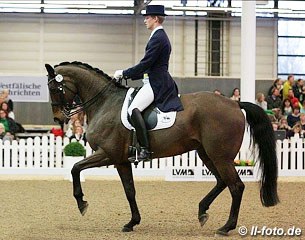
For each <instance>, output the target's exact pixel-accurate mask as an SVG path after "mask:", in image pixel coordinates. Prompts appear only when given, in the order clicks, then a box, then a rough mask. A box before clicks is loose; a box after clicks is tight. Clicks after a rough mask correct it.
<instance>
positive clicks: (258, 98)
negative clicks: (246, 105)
mask: <svg viewBox="0 0 305 240" xmlns="http://www.w3.org/2000/svg"><path fill="white" fill-rule="evenodd" d="M255 103H256V105H258V106H260V107H261V108H262V109H264V110H265V111H266V110H267V102H266V101H265V95H264V94H263V93H257V94H256V100H255Z"/></svg>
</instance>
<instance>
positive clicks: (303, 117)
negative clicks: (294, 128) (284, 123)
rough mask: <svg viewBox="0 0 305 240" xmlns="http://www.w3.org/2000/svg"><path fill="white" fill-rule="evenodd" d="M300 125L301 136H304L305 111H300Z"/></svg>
mask: <svg viewBox="0 0 305 240" xmlns="http://www.w3.org/2000/svg"><path fill="white" fill-rule="evenodd" d="M300 125H301V128H302V131H301V133H302V136H303V137H304V136H305V134H304V133H305V113H300Z"/></svg>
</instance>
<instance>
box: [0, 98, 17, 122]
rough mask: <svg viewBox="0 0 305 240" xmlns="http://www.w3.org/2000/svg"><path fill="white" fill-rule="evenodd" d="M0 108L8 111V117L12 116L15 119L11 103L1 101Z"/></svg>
mask: <svg viewBox="0 0 305 240" xmlns="http://www.w3.org/2000/svg"><path fill="white" fill-rule="evenodd" d="M0 109H2V110H4V111H7V112H8V117H10V118H12V119H14V120H15V114H14V112H13V111H12V110H11V109H10V107H9V105H8V103H7V102H3V103H1V106H0Z"/></svg>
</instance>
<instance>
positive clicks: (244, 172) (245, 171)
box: [237, 167, 253, 177]
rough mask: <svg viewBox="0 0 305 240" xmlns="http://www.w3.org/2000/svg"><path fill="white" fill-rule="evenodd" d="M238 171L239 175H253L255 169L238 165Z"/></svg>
mask: <svg viewBox="0 0 305 240" xmlns="http://www.w3.org/2000/svg"><path fill="white" fill-rule="evenodd" d="M237 173H238V175H239V176H247V177H253V169H249V168H239V167H237Z"/></svg>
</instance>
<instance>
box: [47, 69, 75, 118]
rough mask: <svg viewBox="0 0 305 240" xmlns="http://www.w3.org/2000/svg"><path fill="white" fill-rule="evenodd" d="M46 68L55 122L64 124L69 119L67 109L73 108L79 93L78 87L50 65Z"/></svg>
mask: <svg viewBox="0 0 305 240" xmlns="http://www.w3.org/2000/svg"><path fill="white" fill-rule="evenodd" d="M45 67H46V69H47V71H48V87H49V92H50V97H51V101H52V111H53V116H54V121H55V122H57V123H59V124H63V123H64V122H65V121H66V120H67V119H68V116H67V115H66V114H65V113H66V112H67V109H70V108H71V107H72V106H73V100H74V99H75V96H76V92H77V91H76V87H75V85H74V83H73V81H72V80H71V79H70V78H69V77H67V76H65V75H64V74H63V73H62V74H61V73H60V71H59V72H56V71H55V69H54V68H53V67H52V66H50V65H49V64H45Z"/></svg>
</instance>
